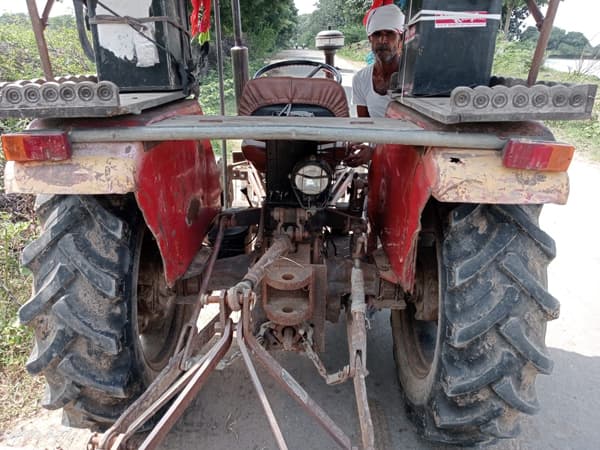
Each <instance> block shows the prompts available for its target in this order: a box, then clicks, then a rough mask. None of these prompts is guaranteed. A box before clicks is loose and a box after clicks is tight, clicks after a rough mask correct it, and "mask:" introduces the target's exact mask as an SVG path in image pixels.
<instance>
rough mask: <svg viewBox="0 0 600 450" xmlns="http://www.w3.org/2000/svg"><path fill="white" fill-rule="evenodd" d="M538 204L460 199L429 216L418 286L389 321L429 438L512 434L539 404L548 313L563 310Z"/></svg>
mask: <svg viewBox="0 0 600 450" xmlns="http://www.w3.org/2000/svg"><path fill="white" fill-rule="evenodd" d="M429 206H434V210H435V212H439V205H437V206H436V204H433V205H429ZM436 208H437V209H436ZM539 211H540V208H539V207H533V206H532V207H529V206H514V205H461V206H458V207H457V208H455V209H454V210H452V211H451V212H450V214H449V217H448V215H446V217H447V218H445V219H444V218H442V219H438V218H437V217H441V216H443V215H441V214H429V215H424V216H423V217H424V219H426V220H428V221H429V223H425V224H423V232H422V234H421V239H420V245H419V250H418V255H417V270H418V273H419V274H420V275H418V277H417V289H416V290H415V295H414V296H413V299H412V302H409V304H408V308H407V309H406V310H403V311H394V312H393V313H392V317H391V322H392V334H393V339H394V356H395V358H396V364H397V368H398V376H399V380H400V384H401V386H402V390H403V393H404V397H405V400H406V404H407V410H408V412H409V416H410V417H411V419H412V420H413V422H414V423H415V424H416V426H417V428H418V431H419V432H420V433H421V434H422V436H423V437H425V438H426V439H430V440H433V441H437V442H444V443H450V444H461V445H474V444H477V443H482V442H493V441H495V440H496V439H498V438H512V437H515V436H516V435H517V434H518V432H519V416H520V413H526V414H534V413H535V412H536V411H537V410H538V408H539V405H538V401H537V398H536V392H535V379H536V376H537V375H538V373H543V374H549V373H550V372H551V371H552V366H553V363H552V360H551V359H550V357H549V355H548V351H547V349H546V345H545V342H544V341H545V334H546V322H547V321H548V320H552V319H555V318H557V317H558V314H559V303H558V301H557V300H556V299H555V298H554V297H552V296H551V295H550V294H549V293H548V291H547V289H546V284H547V283H546V268H547V265H548V263H549V262H550V261H551V260H552V259H553V258H554V256H555V245H554V241H553V240H552V238H550V237H549V236H548V235H547V234H545V233H544V232H543V231H541V230H540V229H539V227H538V225H537V222H538V221H537V217H538V214H539ZM427 217H429V218H431V217H433V218H434V219H433V220H432V219H427Z"/></svg>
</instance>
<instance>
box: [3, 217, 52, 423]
mask: <svg viewBox="0 0 600 450" xmlns="http://www.w3.org/2000/svg"><path fill="white" fill-rule="evenodd" d="M24 219H25V218H23V217H20V216H14V215H11V214H10V213H7V212H4V211H3V212H0V380H1V381H0V404H1V405H2V408H0V430H7V429H8V427H9V426H10V424H11V423H12V422H14V421H16V420H17V419H22V418H24V417H29V416H31V415H33V414H34V413H35V411H36V410H37V409H38V408H39V405H38V399H39V398H40V397H41V394H42V392H43V384H44V383H43V379H42V378H38V377H31V376H30V375H29V374H28V373H27V371H26V370H25V362H26V361H27V355H29V352H30V350H31V339H32V337H31V331H30V329H29V328H26V327H23V326H21V325H19V324H18V322H17V310H18V309H19V307H20V306H21V305H22V304H23V303H24V302H25V301H27V299H28V297H29V293H30V292H31V274H30V273H29V271H28V270H27V269H25V268H23V267H22V266H21V264H20V261H19V256H20V253H21V249H22V248H23V247H24V246H25V245H26V244H27V243H28V242H29V241H31V240H32V239H33V238H34V237H35V236H36V235H37V227H36V225H35V224H34V223H33V222H31V221H29V220H24Z"/></svg>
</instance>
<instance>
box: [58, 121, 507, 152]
mask: <svg viewBox="0 0 600 450" xmlns="http://www.w3.org/2000/svg"><path fill="white" fill-rule="evenodd" d="M69 136H70V139H71V142H73V143H91V142H127V141H166V140H197V139H244V138H251V139H255V140H269V139H294V140H307V141H348V142H371V143H375V144H386V143H389V144H403V145H415V146H425V147H460V148H474V149H490V150H500V149H502V148H503V147H504V144H505V143H506V140H505V139H501V138H499V137H497V136H494V135H492V134H484V133H481V134H477V133H458V132H442V131H425V130H422V129H420V128H419V127H417V126H416V125H414V124H411V123H408V122H403V121H399V120H396V119H383V118H377V119H373V118H366V119H365V118H338V117H335V118H333V117H332V118H329V117H326V118H325V117H319V118H312V117H311V118H303V117H241V116H240V117H225V116H185V117H174V118H170V119H166V120H163V121H161V122H157V123H154V124H152V125H148V126H144V127H128V128H125V127H122V128H94V129H74V130H71V131H70V132H69Z"/></svg>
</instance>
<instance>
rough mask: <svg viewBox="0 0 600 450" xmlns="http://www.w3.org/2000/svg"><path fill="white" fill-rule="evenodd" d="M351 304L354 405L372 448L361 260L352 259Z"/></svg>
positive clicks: (349, 325) (365, 443)
mask: <svg viewBox="0 0 600 450" xmlns="http://www.w3.org/2000/svg"><path fill="white" fill-rule="evenodd" d="M351 283H352V285H351V298H352V303H351V306H350V308H348V309H347V314H346V316H347V319H346V320H347V324H346V326H347V328H346V329H347V332H348V352H349V353H350V370H351V373H352V375H353V382H354V393H355V395H356V408H357V410H358V417H359V422H360V430H361V436H362V444H363V448H364V449H365V450H372V449H374V448H375V433H374V431H373V421H372V419H371V411H370V409H369V402H368V398H367V385H366V383H365V378H366V377H367V375H368V371H367V329H366V309H367V304H366V302H365V282H364V278H363V272H362V269H361V268H360V259H359V258H355V265H354V267H353V268H352V277H351Z"/></svg>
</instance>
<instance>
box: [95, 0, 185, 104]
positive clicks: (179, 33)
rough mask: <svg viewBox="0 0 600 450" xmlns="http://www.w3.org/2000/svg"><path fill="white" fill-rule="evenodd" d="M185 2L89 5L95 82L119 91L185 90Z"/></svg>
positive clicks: (111, 0) (162, 0)
mask: <svg viewBox="0 0 600 450" xmlns="http://www.w3.org/2000/svg"><path fill="white" fill-rule="evenodd" d="M187 3H188V2H187V1H186V0H144V1H136V2H133V1H123V0H103V1H102V2H101V4H100V3H97V2H96V0H91V1H88V8H89V16H90V18H89V20H90V25H91V31H92V37H93V42H94V51H95V57H96V70H97V72H98V79H99V80H107V81H112V82H113V83H115V84H116V85H117V86H118V87H119V88H120V91H121V92H153V91H176V90H185V89H186V87H187V86H186V83H188V79H187V75H186V69H187V64H188V61H189V60H190V58H191V53H190V39H189V37H188V36H187V35H186V31H188V30H189V26H188V10H187Z"/></svg>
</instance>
